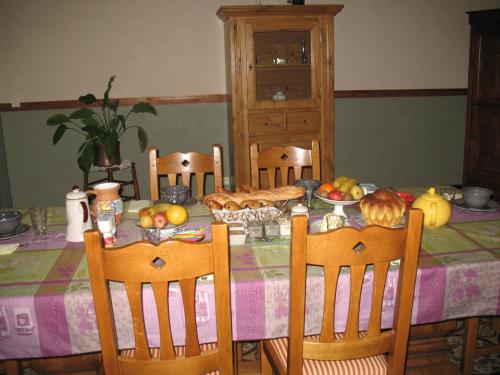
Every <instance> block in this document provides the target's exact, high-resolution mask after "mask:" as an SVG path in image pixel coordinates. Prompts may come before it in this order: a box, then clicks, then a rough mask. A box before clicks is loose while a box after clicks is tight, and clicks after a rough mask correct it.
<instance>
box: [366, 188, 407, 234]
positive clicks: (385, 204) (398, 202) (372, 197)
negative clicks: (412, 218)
mask: <svg viewBox="0 0 500 375" xmlns="http://www.w3.org/2000/svg"><path fill="white" fill-rule="evenodd" d="M359 207H360V208H361V213H362V214H363V217H364V218H365V221H366V223H367V224H378V225H383V226H386V227H392V226H395V225H398V224H399V223H400V222H401V219H402V218H403V215H404V214H405V211H406V203H405V201H404V200H403V199H401V198H399V197H398V196H397V195H396V194H394V193H392V192H390V191H388V190H386V189H378V190H376V191H375V192H373V193H371V194H367V195H365V196H364V197H363V198H362V199H361V200H360V202H359Z"/></svg>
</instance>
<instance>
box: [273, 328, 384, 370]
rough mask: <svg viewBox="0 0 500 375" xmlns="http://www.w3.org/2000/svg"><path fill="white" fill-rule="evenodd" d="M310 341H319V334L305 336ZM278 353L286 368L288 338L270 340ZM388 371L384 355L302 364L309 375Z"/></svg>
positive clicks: (307, 360) (337, 336) (304, 362)
mask: <svg viewBox="0 0 500 375" xmlns="http://www.w3.org/2000/svg"><path fill="white" fill-rule="evenodd" d="M335 337H336V338H338V339H342V335H340V334H335ZM305 339H306V340H310V341H318V340H319V335H318V336H309V337H306V338H305ZM267 342H268V343H269V344H271V346H272V348H273V349H274V351H275V352H276V354H277V357H278V359H279V361H280V364H281V367H283V368H286V356H287V350H288V339H287V338H279V339H275V340H268V341H267ZM386 372H387V362H386V361H385V356H384V355H377V356H374V357H368V358H360V359H350V360H344V361H319V360H313V359H305V360H304V361H303V365H302V373H303V374H308V375H315V374H343V375H359V374H369V375H380V374H385V373H386Z"/></svg>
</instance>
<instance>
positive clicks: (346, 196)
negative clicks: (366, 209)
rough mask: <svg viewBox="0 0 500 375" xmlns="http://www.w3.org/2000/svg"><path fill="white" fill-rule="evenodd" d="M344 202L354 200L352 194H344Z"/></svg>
mask: <svg viewBox="0 0 500 375" xmlns="http://www.w3.org/2000/svg"><path fill="white" fill-rule="evenodd" d="M344 200H345V201H352V200H354V198H353V197H352V194H351V193H344Z"/></svg>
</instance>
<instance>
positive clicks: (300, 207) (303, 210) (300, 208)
mask: <svg viewBox="0 0 500 375" xmlns="http://www.w3.org/2000/svg"><path fill="white" fill-rule="evenodd" d="M292 212H293V213H294V214H306V213H308V212H309V209H308V208H307V207H306V206H304V205H303V204H302V203H298V204H297V205H296V206H293V207H292Z"/></svg>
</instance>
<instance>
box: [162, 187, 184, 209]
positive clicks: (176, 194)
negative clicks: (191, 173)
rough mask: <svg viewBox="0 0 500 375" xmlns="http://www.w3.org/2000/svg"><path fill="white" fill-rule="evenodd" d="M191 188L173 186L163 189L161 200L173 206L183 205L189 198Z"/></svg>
mask: <svg viewBox="0 0 500 375" xmlns="http://www.w3.org/2000/svg"><path fill="white" fill-rule="evenodd" d="M188 192H189V188H188V187H187V186H182V185H171V186H166V187H164V188H162V189H161V199H162V200H163V201H165V202H167V203H171V204H182V203H184V202H185V201H186V199H187V197H188Z"/></svg>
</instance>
